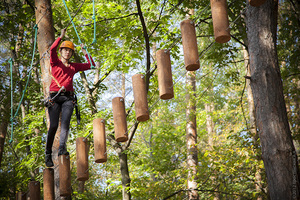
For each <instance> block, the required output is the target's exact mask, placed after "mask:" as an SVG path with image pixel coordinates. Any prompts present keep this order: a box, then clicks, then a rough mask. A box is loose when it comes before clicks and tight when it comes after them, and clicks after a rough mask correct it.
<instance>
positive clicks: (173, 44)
mask: <svg viewBox="0 0 300 200" xmlns="http://www.w3.org/2000/svg"><path fill="white" fill-rule="evenodd" d="M62 1H63V3H64V5H65V8H66V11H67V13H68V16H69V18H70V21H69V23H68V24H67V26H66V28H65V29H67V28H68V27H69V25H70V24H71V23H72V25H73V28H74V31H75V33H76V35H77V38H78V41H79V43H80V44H82V42H81V39H80V37H79V34H78V32H77V29H76V27H75V24H74V21H73V19H74V18H75V16H76V15H77V14H78V12H79V10H80V9H81V7H82V5H83V4H84V3H85V0H83V2H82V4H81V5H80V7H79V8H78V10H77V11H76V13H75V15H74V16H73V17H71V14H70V12H69V9H68V7H67V4H66V2H65V0H62ZM208 7H209V4H208V5H207V6H206V7H205V8H204V9H203V10H202V11H201V13H200V14H199V15H201V14H202V13H203V12H205V11H206V10H207V8H208ZM163 9H164V7H162V9H161V11H160V15H161V14H162V11H163ZM245 9H246V8H244V10H245ZM47 10H48V8H47ZM244 10H243V11H241V13H240V14H239V15H238V17H237V18H236V19H235V20H234V21H233V22H232V23H235V22H236V20H237V19H238V18H239V17H240V16H241V15H242V14H243V13H244ZM45 14H46V13H45ZM45 14H44V15H43V16H42V18H43V17H44V16H45ZM92 19H93V20H94V38H93V41H92V43H91V44H95V43H96V42H97V40H96V16H95V1H94V0H93V16H92ZM40 21H41V18H40V20H39V21H38V23H40ZM38 23H37V24H35V26H34V30H35V34H34V45H33V52H32V59H31V64H30V70H29V74H28V79H27V82H26V85H25V89H24V90H23V93H22V97H21V100H20V102H19V105H18V107H17V109H16V112H15V113H14V112H13V84H12V83H13V80H12V79H13V78H12V67H13V60H12V59H9V64H10V73H11V118H10V121H11V137H10V140H9V143H12V141H13V127H14V126H13V121H14V119H15V118H16V116H17V114H18V111H19V108H20V106H21V103H22V101H23V99H24V95H25V92H26V90H27V87H28V84H29V80H30V78H31V74H32V68H33V67H34V66H35V65H37V64H38V62H40V60H41V59H43V57H44V55H45V54H46V53H47V52H48V51H49V49H48V50H47V51H46V52H45V53H44V54H43V55H42V56H41V57H40V59H39V60H38V61H37V62H36V63H35V64H34V56H35V51H36V43H37V32H38ZM199 23H200V22H199ZM199 23H197V24H196V25H195V24H193V27H194V28H195V27H197V26H198V25H199ZM229 28H230V25H229V26H228V27H227V29H226V30H228V29H229ZM179 39H180V38H177V39H175V41H173V43H172V44H170V46H169V47H168V48H167V49H166V50H165V52H169V51H171V50H172V48H173V47H174V46H176V45H177V43H178V42H179ZM215 43H216V41H214V42H211V43H210V44H209V45H208V46H207V48H205V49H204V50H203V51H202V52H200V53H198V52H197V54H198V59H197V60H195V62H196V63H197V62H198V63H199V60H200V59H201V58H202V57H203V56H204V55H205V54H206V53H207V52H208V51H209V49H210V48H212V47H213V46H214V44H215ZM84 49H85V50H86V51H87V48H86V47H84ZM87 55H88V59H89V61H90V63H91V69H95V66H93V64H92V62H91V57H90V54H89V53H88V52H87ZM155 65H156V63H155ZM199 65H200V64H199ZM152 70H155V69H149V70H147V71H146V72H145V74H148V73H149V72H151V71H152ZM191 71H192V70H191ZM210 72H212V70H211V71H210ZM210 72H209V73H210ZM218 72H219V70H218V71H217V74H218ZM217 74H216V75H217ZM184 75H186V71H184V72H183V73H182V74H180V75H179V78H178V79H177V80H175V81H174V82H172V84H171V86H169V88H173V87H174V86H175V85H176V84H177V83H178V82H179V81H180V80H181V79H182V78H183V77H184ZM206 75H207V74H205V75H203V76H201V78H203V77H205V76H206ZM216 75H215V76H216ZM142 78H143V77H142ZM213 81H214V79H213V80H212V82H213ZM212 82H211V84H212ZM158 90H159V87H157V88H156V90H155V91H154V92H153V95H152V97H151V98H150V99H149V101H151V100H152V99H153V97H154V96H155V94H156V92H157V91H158ZM207 90H208V88H207ZM207 90H206V91H207ZM132 91H133V88H131V89H130V91H129V92H128V91H127V94H126V95H125V97H126V96H127V95H129V94H130V93H131V92H132ZM206 91H204V92H203V93H202V95H201V97H202V96H203V94H204V93H205V92H206ZM125 97H124V98H125ZM160 99H161V98H157V99H156V100H155V101H154V103H152V105H151V106H150V107H149V108H148V110H147V111H148V112H149V113H150V111H152V109H153V108H154V106H155V105H156V104H157V103H158V102H159V100H160ZM147 106H148V105H147ZM154 111H155V110H154ZM154 111H152V112H154ZM112 112H113V110H112V109H111V110H110V112H108V114H106V116H105V117H104V119H106V118H107V117H108V116H109V115H111V113H112ZM127 117H128V116H127ZM139 122H140V121H138V120H137V119H136V120H134V122H133V124H132V125H131V126H130V127H129V128H128V129H127V131H126V132H125V133H124V135H128V133H129V132H130V130H131V129H132V128H133V127H135V126H137V125H138V124H139ZM91 133H92V131H89V134H88V135H86V136H85V137H84V138H83V141H84V142H85V141H87V138H88V137H89V136H90V134H91ZM110 134H113V133H107V134H106V135H105V137H107V136H108V135H110ZM132 137H133V136H130V138H129V143H130V141H131V139H132ZM127 147H128V145H127ZM105 148H106V147H105ZM112 148H113V147H112V145H111V147H110V148H109V149H107V150H106V151H105V152H104V154H105V155H107V154H108V152H109V150H111V149H112ZM75 150H76V149H73V150H72V151H70V155H68V156H67V159H70V156H71V154H72V153H73V152H74V151H75ZM64 159H65V158H64ZM95 163H96V162H94V163H93V165H92V166H90V167H88V168H87V169H86V170H85V173H87V172H88V171H89V169H90V168H91V167H93V166H94V165H95ZM56 167H58V165H56V166H55V167H54V168H53V169H56ZM75 182H76V181H74V182H73V183H72V184H71V185H70V186H68V187H69V188H67V190H69V189H71V187H72V186H73V185H74V184H75Z"/></svg>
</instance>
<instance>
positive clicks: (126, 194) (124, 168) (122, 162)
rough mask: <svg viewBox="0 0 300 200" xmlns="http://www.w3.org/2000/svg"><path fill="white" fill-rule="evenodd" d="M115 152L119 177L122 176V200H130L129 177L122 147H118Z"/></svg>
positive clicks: (125, 156) (125, 155)
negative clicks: (117, 159) (118, 164)
mask: <svg viewBox="0 0 300 200" xmlns="http://www.w3.org/2000/svg"><path fill="white" fill-rule="evenodd" d="M117 151H118V155H119V161H120V169H121V176H122V186H123V187H122V188H123V189H122V196H123V200H130V199H131V193H130V177H129V170H128V163H127V160H128V158H127V154H126V151H124V150H123V148H122V147H120V148H119V149H118V150H117Z"/></svg>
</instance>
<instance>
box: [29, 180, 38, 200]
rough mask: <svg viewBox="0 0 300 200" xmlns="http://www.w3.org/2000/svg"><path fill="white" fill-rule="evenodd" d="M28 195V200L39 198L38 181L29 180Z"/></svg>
mask: <svg viewBox="0 0 300 200" xmlns="http://www.w3.org/2000/svg"><path fill="white" fill-rule="evenodd" d="M29 195H30V200H41V191H40V182H39V181H30V182H29Z"/></svg>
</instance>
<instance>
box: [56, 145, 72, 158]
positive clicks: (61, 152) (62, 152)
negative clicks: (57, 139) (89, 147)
mask: <svg viewBox="0 0 300 200" xmlns="http://www.w3.org/2000/svg"><path fill="white" fill-rule="evenodd" d="M60 155H69V152H68V151H67V149H66V147H61V146H60V147H59V149H58V156H60Z"/></svg>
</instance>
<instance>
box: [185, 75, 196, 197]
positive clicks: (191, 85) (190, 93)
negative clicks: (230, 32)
mask: <svg viewBox="0 0 300 200" xmlns="http://www.w3.org/2000/svg"><path fill="white" fill-rule="evenodd" d="M186 86H187V95H186V101H187V109H186V120H187V124H186V139H187V141H186V143H187V153H188V155H187V167H188V180H187V187H188V191H189V192H188V196H189V199H192V200H196V199H199V195H198V191H197V181H196V180H197V163H198V151H197V129H196V127H197V126H196V100H195V98H196V97H195V93H196V84H195V72H190V71H187V72H186Z"/></svg>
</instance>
